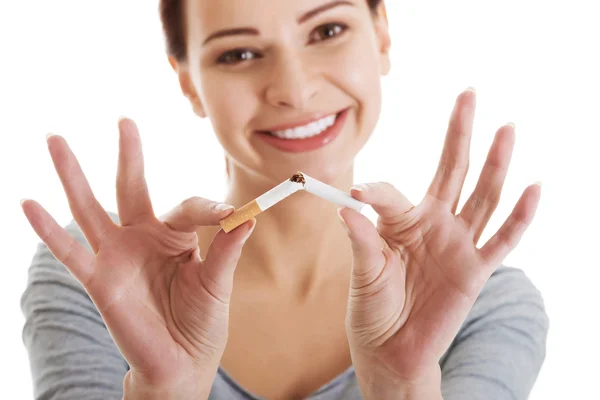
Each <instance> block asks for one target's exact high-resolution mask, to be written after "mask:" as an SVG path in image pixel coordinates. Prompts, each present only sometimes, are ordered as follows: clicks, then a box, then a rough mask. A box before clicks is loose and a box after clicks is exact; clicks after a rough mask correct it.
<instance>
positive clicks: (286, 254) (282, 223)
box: [227, 165, 353, 298]
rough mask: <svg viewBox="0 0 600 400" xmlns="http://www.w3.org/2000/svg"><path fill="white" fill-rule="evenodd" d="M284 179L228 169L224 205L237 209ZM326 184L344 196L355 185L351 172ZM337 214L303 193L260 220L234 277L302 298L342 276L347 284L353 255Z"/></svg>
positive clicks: (317, 198) (271, 210) (323, 202)
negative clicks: (344, 192) (341, 192)
mask: <svg viewBox="0 0 600 400" xmlns="http://www.w3.org/2000/svg"><path fill="white" fill-rule="evenodd" d="M293 172H295V171H293ZM293 172H292V173H290V176H291V175H292V174H293ZM307 173H308V171H307ZM309 175H310V173H309ZM311 176H312V175H311ZM287 178H289V177H287ZM315 178H316V179H319V177H318V176H315ZM284 179H286V177H283V178H281V177H280V178H279V181H277V179H268V178H266V177H263V176H256V175H251V174H249V173H248V172H247V171H246V170H243V169H241V168H239V167H233V166H231V165H230V167H229V184H230V190H229V193H228V196H227V203H228V204H232V205H233V206H235V207H236V208H239V207H241V206H242V205H244V204H246V203H248V202H249V201H251V200H253V199H255V198H256V197H258V196H260V195H261V194H263V193H264V192H266V191H268V190H269V189H271V188H272V187H274V186H276V185H277V184H279V183H281V182H283V180H284ZM326 183H327V184H329V185H331V186H334V187H337V188H338V189H341V190H344V191H348V190H349V189H350V186H352V184H353V171H352V168H349V169H348V170H347V171H346V172H345V173H343V174H341V176H339V177H337V179H336V180H335V181H327V182H326ZM337 208H339V206H337V205H336V204H333V203H330V202H328V201H326V200H323V199H321V198H319V197H316V196H314V195H313V194H311V193H308V192H304V191H301V192H297V193H294V194H293V195H291V196H290V197H288V198H286V199H284V200H283V201H281V202H279V203H278V204H276V205H274V206H273V207H271V208H269V209H268V210H266V211H264V212H263V213H261V214H259V215H258V216H257V217H256V220H257V224H256V228H255V230H254V233H253V234H252V236H251V237H250V239H249V240H248V241H247V242H246V244H245V246H244V251H243V253H242V257H241V259H240V262H239V264H238V268H237V270H236V275H238V276H241V277H243V278H242V279H241V280H242V281H243V282H244V283H251V284H253V285H257V284H261V283H264V284H266V285H267V286H268V287H270V288H274V289H275V290H284V291H285V292H286V293H290V295H293V296H294V297H302V298H306V297H309V296H310V294H311V293H312V292H314V291H315V290H316V289H318V288H321V287H323V285H326V284H327V283H328V282H331V281H332V279H333V280H336V281H338V282H339V281H340V279H345V278H346V275H347V276H348V278H349V275H350V267H351V263H352V252H351V247H350V241H349V239H348V235H347V233H346V231H345V230H344V228H343V227H342V225H341V224H340V221H339V219H338V215H337ZM340 274H342V275H341V276H340ZM344 282H345V280H344Z"/></svg>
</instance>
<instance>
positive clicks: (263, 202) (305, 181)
mask: <svg viewBox="0 0 600 400" xmlns="http://www.w3.org/2000/svg"><path fill="white" fill-rule="evenodd" d="M300 190H306V191H307V192H309V193H312V194H314V195H315V196H318V197H321V198H323V199H325V200H327V201H330V202H332V203H334V204H337V205H339V206H341V207H349V208H352V209H354V210H356V211H358V212H360V211H361V209H362V207H363V206H364V203H362V202H360V201H358V200H356V199H355V198H353V197H352V196H351V195H350V194H349V193H346V192H343V191H341V190H339V189H337V188H334V187H332V186H329V185H327V184H325V183H323V182H321V181H318V180H316V179H314V178H311V177H310V176H308V175H306V174H303V173H302V172H297V173H296V174H294V175H293V176H292V177H291V178H290V179H288V180H286V181H284V182H282V183H280V184H279V185H277V186H276V187H274V188H273V189H271V190H269V191H268V192H266V193H264V194H262V195H260V196H259V197H257V198H256V199H255V200H252V201H251V202H249V203H248V204H246V205H244V206H243V207H241V208H240V209H239V210H236V211H234V212H233V214H231V215H230V216H228V217H226V218H224V219H222V220H221V221H220V222H219V223H220V225H221V227H222V228H223V230H224V231H225V232H227V233H229V232H230V231H232V230H233V229H235V228H237V227H238V226H240V225H242V224H243V223H244V222H246V221H248V220H250V219H252V218H254V217H256V216H257V215H258V214H260V213H261V212H263V211H265V210H266V209H268V208H269V207H272V206H273V205H275V204H277V203H279V202H280V201H281V200H283V199H285V198H286V197H288V196H290V195H292V194H294V193H296V192H297V191H300Z"/></svg>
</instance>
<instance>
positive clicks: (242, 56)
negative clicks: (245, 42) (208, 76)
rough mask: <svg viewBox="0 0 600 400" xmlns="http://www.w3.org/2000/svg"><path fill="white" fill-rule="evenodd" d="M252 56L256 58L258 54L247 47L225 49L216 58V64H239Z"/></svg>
mask: <svg viewBox="0 0 600 400" xmlns="http://www.w3.org/2000/svg"><path fill="white" fill-rule="evenodd" d="M254 58H258V55H257V54H256V53H254V52H253V51H251V50H248V49H235V50H230V51H227V52H225V53H223V54H221V56H219V58H217V63H218V64H227V65H235V64H239V63H241V62H243V61H249V60H252V59H254Z"/></svg>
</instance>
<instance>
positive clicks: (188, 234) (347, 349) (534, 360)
mask: <svg viewBox="0 0 600 400" xmlns="http://www.w3.org/2000/svg"><path fill="white" fill-rule="evenodd" d="M160 10H161V17H162V21H163V24H164V28H165V33H166V38H167V44H168V46H167V47H168V56H169V61H170V63H171V65H172V67H173V69H174V70H175V72H176V73H177V75H178V77H179V81H180V84H181V89H182V91H183V93H184V95H185V96H187V97H188V98H189V101H190V104H191V106H192V107H193V110H194V112H195V113H196V114H197V115H198V116H200V117H208V118H210V121H211V123H212V125H213V127H214V130H215V133H216V135H217V137H218V139H219V141H220V143H221V144H222V146H223V148H224V150H225V152H226V157H227V166H228V176H229V180H230V182H229V184H230V190H229V193H228V195H227V199H226V201H225V204H221V203H218V202H214V201H210V200H207V199H203V198H200V197H194V198H191V199H188V200H186V201H184V202H182V203H181V204H180V205H179V206H178V207H176V208H174V209H173V211H172V212H170V213H168V214H167V215H164V216H162V217H160V218H157V217H156V216H155V215H154V212H153V209H152V204H151V201H150V199H149V197H148V188H147V186H146V183H145V179H144V166H143V160H142V153H141V141H140V137H139V134H138V131H137V128H136V125H135V124H134V122H133V121H131V120H129V119H122V120H120V122H119V129H120V142H119V146H120V152H119V169H118V176H117V199H118V216H117V215H115V214H112V213H107V212H106V211H104V210H103V209H102V207H101V206H100V205H99V203H98V202H97V201H96V199H95V198H94V196H93V194H92V191H91V189H90V187H89V185H88V183H87V181H86V179H85V177H84V175H83V173H82V171H81V169H80V167H79V165H78V163H77V161H76V159H75V156H74V155H73V154H72V153H71V151H70V150H69V147H68V145H67V143H66V142H65V140H64V139H63V138H61V137H60V136H51V137H49V138H48V146H49V151H50V153H51V156H52V159H53V162H54V165H55V168H56V170H57V173H58V174H59V176H60V178H61V182H62V184H63V188H64V190H65V192H66V194H67V197H68V199H69V204H70V207H71V211H72V213H73V216H74V221H73V223H71V224H70V225H69V226H67V227H66V229H63V228H62V227H60V226H58V225H57V223H56V222H55V220H54V219H53V218H52V217H51V216H50V215H49V214H48V213H47V212H46V211H45V210H44V209H43V208H42V207H41V206H40V205H39V204H38V203H36V202H35V201H33V200H27V201H25V202H24V203H23V204H22V206H23V210H24V212H25V214H26V216H27V218H28V220H29V222H30V223H31V225H32V227H33V228H34V229H35V231H36V232H37V234H38V235H39V236H40V238H41V239H42V240H43V241H44V244H45V245H41V246H40V247H39V249H38V252H37V253H36V255H35V258H34V260H33V263H32V266H31V269H30V280H29V285H28V288H27V290H26V292H25V294H24V296H23V304H22V306H23V310H24V313H25V315H26V318H27V322H26V326H25V328H24V341H25V344H26V346H27V348H28V351H29V354H30V360H31V366H32V372H33V381H34V385H35V395H36V398H39V399H64V398H77V399H84V398H86V399H87V398H102V399H107V398H121V396H123V397H124V398H127V399H201V398H207V397H208V398H210V399H248V398H251V399H255V398H265V399H300V398H306V397H310V398H313V399H360V398H364V399H378V400H380V399H441V398H442V396H443V398H444V399H446V400H449V399H484V398H485V399H525V398H527V396H528V394H529V392H530V390H531V388H532V386H533V383H534V381H535V379H536V377H537V374H538V372H539V370H540V368H541V365H542V362H543V360H544V357H545V340H546V333H547V329H548V319H547V316H546V313H545V311H544V307H543V301H542V298H541V296H540V293H539V292H538V291H537V289H536V288H535V287H534V286H533V285H532V283H531V282H530V281H529V280H528V279H527V277H526V276H525V275H524V274H523V273H522V272H521V271H520V270H518V269H515V268H509V267H506V266H502V265H501V262H502V260H503V259H504V257H505V256H506V255H507V254H508V253H509V251H510V250H511V249H512V248H514V246H515V245H516V244H517V242H518V241H519V239H520V237H521V236H522V234H523V233H524V231H525V229H526V228H527V226H528V225H529V224H530V223H531V221H532V219H533V216H534V213H535V209H536V207H537V203H538V201H539V197H540V187H539V186H538V185H532V186H529V187H528V188H527V189H526V190H525V191H524V193H523V195H522V197H521V198H520V200H519V201H518V203H517V204H516V206H515V208H514V211H513V213H512V214H511V215H510V216H509V218H508V219H507V221H506V222H505V223H504V225H503V226H502V227H501V228H500V229H499V231H498V232H497V233H496V234H495V235H494V236H493V237H492V238H491V239H490V240H489V241H488V242H487V243H485V244H484V245H483V246H481V247H479V248H478V247H476V245H477V242H478V239H479V237H480V235H481V233H482V231H483V229H484V228H485V226H486V224H487V222H488V221H489V219H490V216H491V214H492V213H493V211H494V209H495V208H496V205H497V203H498V198H499V196H500V192H501V189H502V185H503V181H504V178H505V173H506V170H507V167H508V164H509V162H510V155H511V152H512V146H513V141H514V127H513V126H511V125H510V124H509V125H506V126H503V127H501V128H500V129H499V130H498V132H497V134H496V137H495V140H494V143H493V145H492V147H491V150H490V153H489V156H488V159H487V162H486V164H485V167H484V169H483V172H482V175H481V177H480V180H479V183H478V185H477V186H476V188H475V190H474V192H473V194H472V195H471V197H470V198H469V200H468V201H467V203H466V204H465V207H464V208H463V209H462V210H461V211H460V213H456V208H457V203H458V199H459V195H460V191H461V189H462V185H463V181H464V178H465V174H466V172H467V165H468V157H469V155H468V153H469V142H470V136H471V129H472V123H473V118H474V110H475V93H474V91H472V90H467V91H465V92H464V93H462V94H461V95H460V96H459V97H458V99H457V101H456V105H455V107H454V111H453V113H452V117H451V120H450V123H449V128H448V134H447V139H446V141H445V144H444V149H443V154H442V156H441V160H440V164H439V168H438V170H437V173H436V174H435V177H434V178H433V181H432V183H431V185H430V187H429V189H428V191H427V194H426V196H425V197H424V199H423V201H422V202H421V203H420V204H418V205H415V206H413V205H412V204H411V203H410V202H409V201H408V200H407V199H406V198H405V197H404V196H403V195H402V194H401V193H400V192H399V191H398V190H397V189H395V188H394V187H393V186H391V185H389V184H386V183H372V184H366V185H359V186H358V187H355V188H353V189H352V190H351V194H352V195H353V196H354V197H355V198H357V199H359V200H361V201H363V202H365V203H367V204H370V205H371V206H372V207H373V208H374V209H375V211H376V212H377V213H378V214H379V219H378V223H377V226H373V224H371V222H370V221H369V220H368V219H367V218H365V217H364V216H363V215H361V214H360V213H357V212H355V211H353V210H351V209H342V210H340V213H339V217H340V218H341V221H342V224H340V223H339V220H338V215H336V208H335V206H333V205H331V204H329V203H327V202H325V201H323V200H321V199H319V198H316V197H314V196H312V195H310V194H307V193H297V194H295V195H294V196H292V197H290V198H288V199H286V200H285V201H284V202H282V203H280V204H278V205H277V206H275V207H273V208H272V209H270V210H269V211H268V212H266V213H264V214H262V215H260V217H259V222H258V224H256V220H252V221H249V222H247V223H245V224H243V225H242V226H240V227H238V228H236V229H235V230H234V231H232V232H230V233H225V232H223V231H222V230H220V229H219V221H220V220H222V219H223V218H225V217H226V216H227V215H229V214H230V213H231V212H232V207H231V206H228V205H233V206H235V207H240V206H242V205H243V204H245V203H247V202H248V201H250V200H252V199H254V198H255V197H257V196H258V195H260V194H262V193H263V192H265V191H267V190H268V189H270V188H272V187H273V186H275V185H276V184H278V183H280V182H282V181H283V180H285V179H287V178H289V177H290V176H291V175H292V174H293V173H294V172H296V171H297V170H302V171H304V172H306V173H307V174H308V175H310V176H313V177H315V178H317V179H319V180H322V181H324V182H326V183H328V184H330V185H333V186H335V187H338V188H340V189H342V190H345V191H350V188H351V186H352V184H353V161H354V158H355V157H356V155H357V153H358V152H359V150H360V149H361V148H362V147H363V146H364V145H365V143H366V141H367V140H368V139H369V137H370V135H371V133H372V131H373V129H374V127H375V124H376V121H377V119H378V116H379V111H380V98H381V95H380V76H381V75H382V74H386V73H387V72H388V70H389V68H390V62H389V58H388V52H389V48H390V38H389V35H388V29H387V20H386V16H385V7H384V4H383V3H382V2H380V1H376V0H368V1H365V0H340V1H331V0H289V1H285V2H273V1H270V0H254V1H252V2H248V1H242V0H226V1H218V2H215V1H206V0H188V1H182V0H179V1H178V0H163V1H162V2H161V8H160ZM184 27H185V28H184ZM315 121H320V122H317V123H315ZM299 127H302V128H299ZM298 128H299V129H298ZM307 136H312V138H306V137H307ZM301 137H302V138H301ZM344 228H345V229H344ZM242 248H243V253H242ZM63 265H64V266H65V267H66V269H65V267H63ZM234 272H235V274H234ZM88 295H89V296H88Z"/></svg>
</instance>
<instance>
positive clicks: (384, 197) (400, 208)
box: [350, 182, 414, 223]
mask: <svg viewBox="0 0 600 400" xmlns="http://www.w3.org/2000/svg"><path fill="white" fill-rule="evenodd" d="M350 193H351V194H352V196H353V197H354V198H356V199H357V200H359V201H362V202H363V203H366V204H369V205H370V206H371V207H373V210H375V212H377V214H379V216H380V217H381V218H382V219H383V220H385V221H386V222H389V223H394V222H398V219H399V218H403V217H404V216H405V214H406V213H407V212H408V211H410V210H411V209H412V208H413V207H414V206H413V204H412V203H411V202H410V200H408V199H407V198H406V196H404V195H403V194H402V193H400V191H399V190H398V189H396V188H395V187H394V186H393V185H392V184H390V183H387V182H377V183H363V184H359V185H356V186H353V187H352V188H351V189H350Z"/></svg>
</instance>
